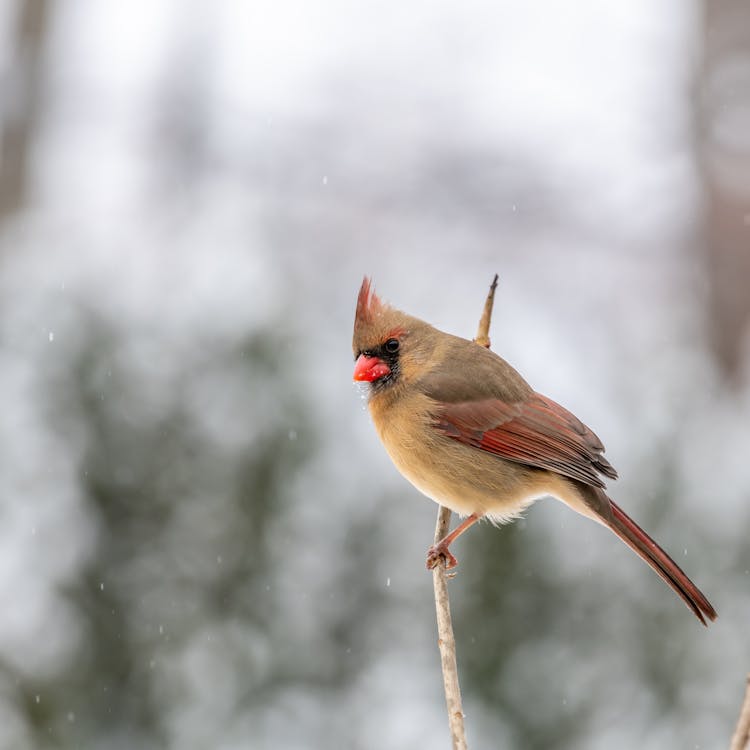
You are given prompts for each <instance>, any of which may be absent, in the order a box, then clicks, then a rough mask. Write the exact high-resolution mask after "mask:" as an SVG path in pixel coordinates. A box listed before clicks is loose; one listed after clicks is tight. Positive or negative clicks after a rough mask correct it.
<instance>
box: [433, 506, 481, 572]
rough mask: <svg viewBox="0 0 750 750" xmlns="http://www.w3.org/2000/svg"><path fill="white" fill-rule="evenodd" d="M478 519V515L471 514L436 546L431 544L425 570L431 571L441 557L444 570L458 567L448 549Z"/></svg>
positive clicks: (456, 561)
mask: <svg viewBox="0 0 750 750" xmlns="http://www.w3.org/2000/svg"><path fill="white" fill-rule="evenodd" d="M479 518H480V516H479V515H477V514H476V513H472V514H471V515H470V516H469V517H468V518H467V519H466V520H464V521H462V522H461V523H460V524H459V525H458V526H456V528H455V529H453V531H451V533H450V534H446V536H444V537H443V538H442V539H441V540H440V541H439V542H438V543H437V544H433V545H432V547H430V548H429V549H428V550H427V570H432V569H433V568H434V567H435V566H436V565H437V564H438V563H439V562H440V558H441V557H442V558H443V559H444V560H445V569H446V570H450V569H451V568H455V567H456V565H458V560H456V556H455V555H454V554H453V553H451V551H450V550H449V549H448V547H449V546H450V545H451V544H452V543H453V542H454V541H455V540H456V539H457V538H458V537H459V536H461V534H463V533H464V531H466V529H468V528H469V526H473V525H474V524H475V523H476V522H477V521H478V520H479Z"/></svg>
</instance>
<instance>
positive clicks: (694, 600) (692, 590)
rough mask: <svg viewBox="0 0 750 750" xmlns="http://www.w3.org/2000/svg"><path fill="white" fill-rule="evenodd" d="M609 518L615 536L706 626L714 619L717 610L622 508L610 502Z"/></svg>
mask: <svg viewBox="0 0 750 750" xmlns="http://www.w3.org/2000/svg"><path fill="white" fill-rule="evenodd" d="M610 505H611V508H612V519H611V520H608V521H607V522H606V523H607V525H608V526H609V528H610V529H612V531H614V533H615V534H617V536H619V537H620V539H622V540H623V541H624V542H625V544H627V545H628V546H629V547H630V548H631V549H632V550H633V551H634V552H636V553H637V554H638V555H639V556H640V557H642V558H643V559H644V560H645V561H646V562H647V563H648V564H649V565H650V566H651V567H652V568H653V569H654V570H655V571H656V573H657V574H658V575H659V576H660V577H661V578H662V579H663V580H664V581H665V582H666V583H667V585H668V586H670V587H671V588H672V589H673V590H674V591H675V593H676V594H677V595H678V596H679V597H680V598H681V599H682V601H684V602H685V604H687V606H688V608H689V609H690V610H691V611H692V613H693V614H694V615H695V616H696V617H697V618H698V619H699V620H700V621H701V622H702V623H703V624H704V625H706V624H707V623H706V619H705V618H708V619H709V620H715V619H716V610H715V609H714V608H713V607H712V606H711V604H710V602H709V601H708V599H706V597H705V596H704V595H703V594H702V593H701V591H700V590H699V589H698V587H697V586H696V585H695V584H694V583H693V582H692V581H691V580H690V579H689V578H688V577H687V575H685V573H684V572H683V571H682V570H681V568H680V566H679V565H678V564H677V563H676V562H675V561H674V560H673V559H672V558H671V557H670V556H669V555H668V554H667V553H666V552H665V551H664V550H663V549H662V548H661V547H660V546H659V545H658V544H657V543H656V542H655V541H654V540H653V539H652V538H651V537H650V536H649V535H648V534H647V533H646V532H645V531H644V530H643V529H642V528H641V527H640V526H638V524H637V523H636V522H635V521H633V519H632V518H630V517H629V516H628V515H627V514H626V513H625V512H624V511H623V510H622V509H621V508H619V507H618V506H617V505H615V503H613V502H612V501H611V500H610Z"/></svg>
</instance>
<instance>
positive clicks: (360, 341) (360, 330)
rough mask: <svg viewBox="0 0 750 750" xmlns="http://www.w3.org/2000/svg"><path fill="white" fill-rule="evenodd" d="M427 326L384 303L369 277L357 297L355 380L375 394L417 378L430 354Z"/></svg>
mask: <svg viewBox="0 0 750 750" xmlns="http://www.w3.org/2000/svg"><path fill="white" fill-rule="evenodd" d="M428 330H433V329H431V326H429V325H428V324H427V323H424V322H423V321H421V320H418V319H417V318H414V317H412V316H411V315H407V314H406V313H403V312H401V311H400V310H397V309H396V308H394V307H391V306H390V305H387V304H385V303H384V302H382V300H381V299H380V297H378V295H377V294H375V292H374V290H373V288H372V283H371V282H370V279H368V278H367V277H365V278H364V280H363V281H362V286H361V287H360V289H359V296H358V297H357V312H356V315H355V318H354V337H353V340H352V349H353V351H354V357H355V359H356V364H355V366H354V380H355V381H357V382H362V383H370V385H371V389H372V390H373V391H375V392H377V391H379V390H382V389H385V388H388V387H390V386H393V385H395V384H396V383H403V382H404V381H408V380H410V379H412V378H414V377H416V376H417V375H418V373H419V371H420V370H421V369H423V367H422V364H423V363H424V362H425V361H426V359H427V357H426V355H427V354H428V352H427V351H426V349H428V348H429V347H428V346H427V347H426V346H425V344H426V343H427V339H428V338H429V335H425V334H428Z"/></svg>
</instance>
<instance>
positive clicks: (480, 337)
mask: <svg viewBox="0 0 750 750" xmlns="http://www.w3.org/2000/svg"><path fill="white" fill-rule="evenodd" d="M496 288H497V274H495V278H494V279H493V280H492V284H491V285H490V291H489V293H488V294H487V301H486V302H485V303H484V311H483V312H482V318H481V320H480V321H479V330H478V331H477V337H476V338H475V339H474V341H475V342H476V343H477V344H479V345H480V346H485V347H487V348H488V349H489V347H490V321H491V319H492V305H493V303H494V301H495V289H496ZM450 522H451V512H450V509H449V508H445V507H443V506H440V507H439V508H438V517H437V523H436V524H435V544H437V543H438V542H439V541H440V540H441V539H443V538H444V537H445V536H446V534H447V533H448V529H449V528H450ZM432 584H433V587H434V589H435V612H436V614H437V626H438V647H439V648H440V662H441V666H442V670H443V687H444V688H445V703H446V706H447V708H448V726H449V727H450V730H451V741H452V743H453V750H466V749H467V745H466V733H465V731H464V712H463V707H462V705H461V688H460V686H459V684H458V665H457V663H456V639H455V637H454V635H453V624H452V622H451V608H450V600H449V599H448V574H447V573H446V571H445V560H443V561H442V563H438V564H437V565H435V567H434V568H433V569H432ZM733 750H734V749H733Z"/></svg>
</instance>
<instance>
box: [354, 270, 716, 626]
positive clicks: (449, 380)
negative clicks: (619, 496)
mask: <svg viewBox="0 0 750 750" xmlns="http://www.w3.org/2000/svg"><path fill="white" fill-rule="evenodd" d="M352 348H353V352H354V358H355V366H354V375H353V379H354V381H355V382H358V383H362V384H366V388H367V391H368V394H367V396H368V409H369V412H370V416H371V418H372V421H373V423H374V425H375V429H376V431H377V433H378V435H379V437H380V440H381V441H382V443H383V445H384V447H385V449H386V452H387V453H388V455H389V456H390V458H391V460H392V461H393V463H394V464H395V466H396V468H397V469H398V470H399V471H400V472H401V474H402V475H403V476H404V477H405V478H406V479H407V480H408V481H409V482H411V484H412V485H414V487H416V488H417V489H418V490H419V491H420V492H421V493H422V494H424V495H426V496H427V497H429V498H431V499H432V500H434V501H436V502H437V503H438V504H440V505H443V506H446V507H448V508H450V509H451V510H452V511H453V512H455V513H456V514H458V516H459V518H462V519H463V520H462V522H461V523H460V524H459V525H458V526H457V527H456V528H455V529H454V530H453V531H452V532H450V533H449V534H447V535H446V536H445V537H444V538H443V539H441V540H440V541H439V542H437V543H436V544H434V545H432V546H431V547H430V548H429V549H428V551H427V567H428V569H431V568H434V567H435V566H436V565H437V564H439V563H441V561H444V563H445V567H446V569H451V568H454V567H455V566H456V565H457V560H456V557H455V556H454V555H453V553H452V552H451V551H450V549H449V548H450V545H451V543H452V542H454V541H455V540H456V538H457V537H458V536H460V535H461V534H463V533H464V532H465V531H466V530H467V529H468V528H470V527H471V526H472V525H473V524H474V523H476V522H477V521H479V520H480V519H487V520H489V521H491V522H493V523H495V524H504V523H508V522H511V521H513V520H514V519H516V518H518V517H519V516H521V514H522V513H523V512H524V511H525V510H526V509H527V508H528V507H529V506H530V505H531V504H532V503H533V502H534V501H536V500H537V499H540V498H542V497H547V496H551V497H554V498H557V499H558V500H561V501H562V502H563V503H565V504H566V505H567V506H568V507H570V508H572V509H573V510H575V511H577V512H578V513H580V514H581V515H583V516H586V517H588V518H590V519H592V520H594V521H596V522H597V523H599V524H601V525H603V526H606V527H607V528H608V529H610V530H611V531H612V532H614V533H615V534H616V535H617V536H618V537H619V538H620V539H621V540H622V541H623V542H625V544H627V545H628V546H629V547H630V548H631V549H632V550H633V551H634V552H635V553H636V554H638V555H639V556H640V557H641V558H642V559H643V560H644V561H645V562H646V563H647V564H648V565H650V566H651V568H652V569H653V570H654V571H655V572H656V573H657V575H659V576H660V577H661V578H662V579H663V580H664V581H665V582H666V583H667V585H668V586H670V587H671V588H672V589H673V590H674V592H675V593H676V594H677V595H678V596H679V597H680V598H681V599H682V600H683V602H684V603H685V604H686V605H687V607H688V608H689V609H690V610H691V611H692V612H693V614H694V615H695V616H696V617H697V618H698V620H700V622H701V623H703V625H707V622H706V620H711V621H713V620H715V619H716V616H717V614H716V610H715V609H714V608H713V606H712V605H711V604H710V603H709V601H708V599H707V598H706V597H705V596H704V595H703V593H701V591H700V590H699V589H698V587H697V586H696V585H695V584H694V583H693V582H692V581H691V580H690V578H688V576H687V575H686V574H685V573H684V572H683V571H682V570H681V568H680V567H679V565H677V563H676V562H675V561H674V560H673V559H672V558H671V557H670V556H669V555H668V554H667V553H666V552H665V551H664V550H663V549H662V548H661V547H660V546H659V545H658V544H657V543H656V542H655V541H654V540H653V539H652V538H651V537H650V536H649V535H648V534H647V533H646V532H645V531H644V530H643V529H642V528H641V527H640V526H638V524H637V523H636V522H635V521H633V519H632V518H630V517H629V516H628V515H627V514H626V513H625V512H624V511H623V510H622V509H621V508H620V507H619V506H618V505H617V504H616V503H615V502H614V501H613V500H612V499H610V497H609V496H608V495H607V493H606V485H605V481H604V479H605V478H606V479H612V480H613V479H616V478H617V472H616V471H615V469H614V468H613V466H612V464H610V462H609V461H608V460H607V459H606V458H605V457H604V445H603V444H602V442H601V440H600V439H599V438H598V437H597V436H596V434H595V433H594V432H593V431H592V430H591V429H590V428H589V427H587V426H586V425H585V424H583V422H581V421H580V420H579V419H578V418H577V417H575V416H574V415H573V414H572V413H571V412H569V411H568V410H567V409H565V408H564V407H562V406H560V405H559V404H557V403H556V402H555V401H553V400H552V399H550V398H547V397H546V396H543V395H542V394H540V393H537V392H536V391H535V390H534V389H533V388H532V387H531V386H530V385H529V384H528V383H527V382H526V380H524V378H523V377H522V376H521V375H520V374H519V373H518V372H517V371H516V370H515V369H514V368H513V367H512V366H511V365H510V364H509V363H508V362H506V361H505V360H504V359H503V358H502V357H500V356H499V355H497V354H496V353H495V352H493V351H491V350H490V349H489V348H485V347H484V346H481V345H479V344H477V343H476V342H474V341H471V340H468V339H464V338H461V337H459V336H454V335H451V334H449V333H445V332H443V331H441V330H438V329H437V328H434V327H433V326H431V325H430V324H429V323H426V322H425V321H423V320H420V319H419V318H416V317H413V316H411V315H408V314H407V313H404V312H402V311H401V310H398V309H396V308H394V307H392V306H391V305H389V304H387V303H385V302H383V301H382V300H381V299H380V297H379V296H378V295H377V294H376V293H375V291H374V289H373V286H372V282H371V280H370V279H369V278H368V277H367V276H365V278H364V280H363V281H362V285H361V287H360V290H359V295H358V297H357V304H356V313H355V319H354V334H353V339H352Z"/></svg>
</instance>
